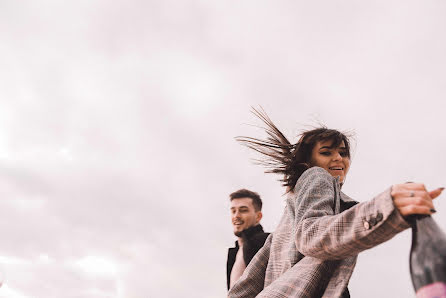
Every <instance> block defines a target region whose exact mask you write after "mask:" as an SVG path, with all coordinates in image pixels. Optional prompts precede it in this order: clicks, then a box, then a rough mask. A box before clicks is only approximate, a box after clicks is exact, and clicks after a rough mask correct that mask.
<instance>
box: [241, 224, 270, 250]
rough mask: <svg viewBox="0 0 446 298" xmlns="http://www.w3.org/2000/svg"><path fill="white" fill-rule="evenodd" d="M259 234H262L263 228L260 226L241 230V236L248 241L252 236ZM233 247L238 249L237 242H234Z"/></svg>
mask: <svg viewBox="0 0 446 298" xmlns="http://www.w3.org/2000/svg"><path fill="white" fill-rule="evenodd" d="M259 233H263V227H262V225H261V224H258V225H255V226H253V227H250V228H247V229H246V230H243V231H242V235H241V236H242V238H243V239H250V238H252V236H254V235H256V234H259ZM235 246H236V247H238V241H235Z"/></svg>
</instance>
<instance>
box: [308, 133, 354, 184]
mask: <svg viewBox="0 0 446 298" xmlns="http://www.w3.org/2000/svg"><path fill="white" fill-rule="evenodd" d="M332 143H333V141H320V142H317V143H316V145H315V146H314V148H313V151H312V152H311V160H310V164H311V166H318V167H321V168H324V169H325V170H326V171H327V172H329V173H330V174H331V175H332V176H333V177H337V176H339V182H340V183H341V184H342V183H344V181H345V176H347V172H348V169H349V168H350V158H349V157H348V151H347V148H346V147H345V143H344V142H342V143H341V144H340V145H339V147H337V148H331V144H332Z"/></svg>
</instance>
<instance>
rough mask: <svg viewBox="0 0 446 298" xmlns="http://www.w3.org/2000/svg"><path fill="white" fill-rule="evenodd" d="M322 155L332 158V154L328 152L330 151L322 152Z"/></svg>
mask: <svg viewBox="0 0 446 298" xmlns="http://www.w3.org/2000/svg"><path fill="white" fill-rule="evenodd" d="M320 154H321V155H325V156H330V152H328V151H324V152H321V153H320Z"/></svg>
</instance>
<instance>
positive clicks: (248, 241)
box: [226, 225, 269, 290]
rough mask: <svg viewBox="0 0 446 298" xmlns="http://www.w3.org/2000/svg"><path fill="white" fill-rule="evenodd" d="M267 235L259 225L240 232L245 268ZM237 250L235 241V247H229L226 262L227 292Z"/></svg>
mask: <svg viewBox="0 0 446 298" xmlns="http://www.w3.org/2000/svg"><path fill="white" fill-rule="evenodd" d="M268 235H269V233H265V232H263V228H262V226H261V225H256V226H253V227H250V228H248V229H246V230H244V231H242V235H241V236H242V239H243V259H244V261H245V265H246V266H248V264H249V262H251V260H252V258H253V257H254V256H255V254H256V253H257V252H258V251H259V249H261V248H262V246H263V244H264V243H265V240H266V238H268ZM238 249H239V246H238V242H237V241H235V247H231V248H230V249H229V251H228V262H227V264H226V277H227V285H228V290H229V285H230V282H231V271H232V267H234V263H235V256H236V255H237V252H238Z"/></svg>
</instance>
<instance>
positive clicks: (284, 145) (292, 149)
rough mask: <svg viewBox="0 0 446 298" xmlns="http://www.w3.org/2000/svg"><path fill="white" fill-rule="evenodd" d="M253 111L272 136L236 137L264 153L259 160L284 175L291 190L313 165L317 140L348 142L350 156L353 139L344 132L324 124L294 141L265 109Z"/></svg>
mask: <svg viewBox="0 0 446 298" xmlns="http://www.w3.org/2000/svg"><path fill="white" fill-rule="evenodd" d="M252 113H253V114H254V115H255V116H256V117H258V118H259V119H260V120H262V121H263V123H264V124H265V125H266V127H264V130H265V132H266V134H267V135H268V137H267V138H266V139H265V140H261V139H256V138H251V137H236V138H235V139H236V140H237V141H238V142H239V143H241V144H242V145H244V146H246V147H248V148H250V149H253V150H255V151H257V152H259V153H261V154H262V155H263V159H256V160H255V161H256V162H257V163H258V164H260V165H263V166H265V167H266V168H267V170H266V171H265V173H275V174H280V175H282V177H283V178H282V179H280V181H282V185H283V186H286V187H287V188H288V189H289V190H292V189H293V188H294V186H295V185H296V182H297V180H298V179H299V177H300V176H301V175H302V173H303V172H305V171H306V170H307V169H308V168H310V167H311V166H312V165H311V164H310V160H311V153H312V151H313V148H314V146H315V145H316V143H317V142H319V141H332V144H331V147H332V148H337V147H338V146H339V145H340V144H341V143H342V142H344V144H345V148H346V151H347V155H348V157H349V158H350V142H349V138H348V137H347V136H346V135H345V134H344V133H342V132H340V131H337V130H335V129H328V128H327V127H325V126H321V127H318V128H315V129H312V130H307V131H304V132H303V133H301V134H300V138H299V141H298V142H297V143H296V144H291V143H290V141H288V139H287V138H286V137H285V136H284V135H283V133H282V132H281V131H280V130H279V129H278V128H277V127H276V126H275V125H274V123H273V122H272V121H271V119H270V118H269V117H268V115H267V114H266V112H265V111H264V110H263V109H262V108H261V110H259V109H255V108H252Z"/></svg>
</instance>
